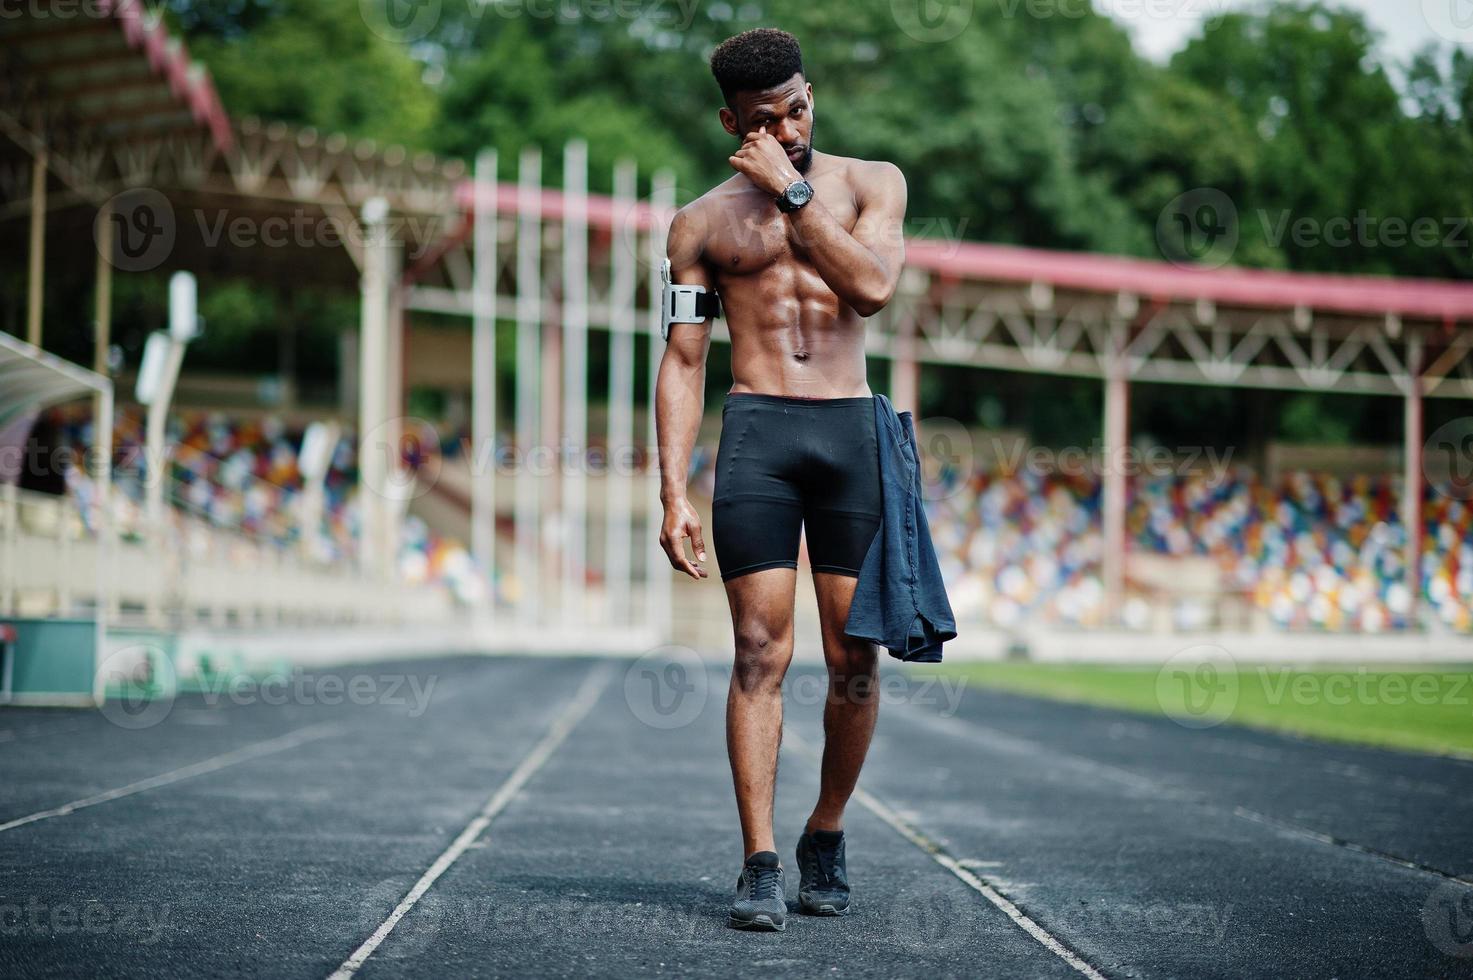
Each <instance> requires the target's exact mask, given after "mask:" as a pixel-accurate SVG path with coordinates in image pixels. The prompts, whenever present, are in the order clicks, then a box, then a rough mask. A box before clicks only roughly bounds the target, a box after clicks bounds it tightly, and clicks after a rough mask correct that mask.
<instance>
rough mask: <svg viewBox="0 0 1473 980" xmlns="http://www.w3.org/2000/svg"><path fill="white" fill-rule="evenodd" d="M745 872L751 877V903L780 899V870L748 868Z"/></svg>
mask: <svg viewBox="0 0 1473 980" xmlns="http://www.w3.org/2000/svg"><path fill="white" fill-rule="evenodd" d="M747 870H748V871H749V872H751V875H752V898H751V900H752V901H754V902H765V901H768V900H770V899H774V898H781V897H782V891H781V890H780V888H779V887H778V882H779V881H780V880H781V875H782V870H781V869H780V868H748V869H747Z"/></svg>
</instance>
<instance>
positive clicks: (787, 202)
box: [777, 180, 813, 214]
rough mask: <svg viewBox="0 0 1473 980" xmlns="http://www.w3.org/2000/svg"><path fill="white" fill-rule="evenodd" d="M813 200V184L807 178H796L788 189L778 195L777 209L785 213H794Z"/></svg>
mask: <svg viewBox="0 0 1473 980" xmlns="http://www.w3.org/2000/svg"><path fill="white" fill-rule="evenodd" d="M811 200H813V185H812V184H810V183H808V181H806V180H795V181H793V182H792V183H791V184H789V185H788V189H787V190H785V191H783V192H782V193H781V194H779V195H778V198H777V209H778V210H779V211H781V212H782V213H783V214H792V213H793V212H794V211H798V210H801V209H802V208H804V207H805V206H806V205H807V204H808V202H809V201H811Z"/></svg>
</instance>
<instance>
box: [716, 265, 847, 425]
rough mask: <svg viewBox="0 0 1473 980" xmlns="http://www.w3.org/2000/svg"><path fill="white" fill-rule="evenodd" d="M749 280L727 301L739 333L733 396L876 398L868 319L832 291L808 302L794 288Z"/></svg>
mask: <svg viewBox="0 0 1473 980" xmlns="http://www.w3.org/2000/svg"><path fill="white" fill-rule="evenodd" d="M742 280H744V281H742ZM742 280H739V281H738V282H737V283H733V284H731V285H728V286H727V287H726V288H725V289H724V290H723V295H722V300H723V305H724V306H725V314H726V322H727V327H728V329H729V330H730V332H731V373H732V379H733V382H734V383H733V384H732V386H731V393H733V394H762V395H782V396H785V397H789V398H856V397H868V396H869V395H870V394H871V392H870V388H869V383H868V381H867V378H866V372H865V360H864V321H863V320H862V319H860V317H859V316H857V315H856V314H855V313H854V311H853V310H850V309H848V308H847V307H845V306H843V305H842V304H841V303H840V302H839V301H838V298H837V297H835V296H834V294H833V293H832V292H829V291H828V289H827V288H825V289H824V290H823V291H822V293H821V294H819V295H813V296H809V297H801V298H800V297H799V296H796V295H794V293H795V292H796V291H795V290H793V289H791V288H789V289H770V288H769V289H760V288H758V289H753V288H750V287H752V286H755V285H757V283H755V282H753V281H752V279H749V278H747V277H742ZM768 285H769V286H770V285H773V284H772V283H768ZM744 287H746V288H744ZM764 294H765V295H764Z"/></svg>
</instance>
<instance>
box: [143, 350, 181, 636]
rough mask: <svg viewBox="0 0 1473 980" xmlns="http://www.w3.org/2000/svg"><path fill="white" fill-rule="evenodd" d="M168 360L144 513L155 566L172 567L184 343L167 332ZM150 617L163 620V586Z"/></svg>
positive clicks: (155, 413) (149, 447)
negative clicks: (167, 516) (174, 426)
mask: <svg viewBox="0 0 1473 980" xmlns="http://www.w3.org/2000/svg"><path fill="white" fill-rule="evenodd" d="M158 336H163V337H166V338H167V343H168V345H169V347H168V360H167V362H166V364H165V367H164V373H163V377H162V379H161V380H160V382H159V388H158V392H157V394H156V395H155V396H154V398H153V399H152V400H151V401H150V402H149V405H148V420H147V423H146V424H147V434H146V441H145V443H144V446H145V455H146V458H147V459H148V486H147V488H146V497H145V514H146V515H147V517H148V540H149V546H150V550H151V551H152V553H153V559H154V563H155V564H154V567H155V568H166V567H169V562H168V561H167V558H168V527H167V525H166V523H165V520H164V494H165V493H166V492H167V489H168V485H169V457H170V455H171V454H170V452H169V445H168V441H167V436H168V424H169V403H170V402H171V401H173V399H174V385H175V382H177V381H178V379H179V370H180V368H182V367H183V366H184V344H183V343H182V342H181V341H179V340H176V339H174V338H173V337H172V336H169V335H168V334H161V335H158ZM148 619H149V622H150V623H151V624H152V625H154V626H162V625H163V621H164V610H163V595H162V590H161V589H153V590H151V591H150V593H149V602H148Z"/></svg>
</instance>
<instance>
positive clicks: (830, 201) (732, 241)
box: [706, 180, 858, 277]
mask: <svg viewBox="0 0 1473 980" xmlns="http://www.w3.org/2000/svg"><path fill="white" fill-rule="evenodd" d="M813 189H814V200H815V202H818V203H822V205H823V206H824V207H825V208H826V209H827V210H828V212H829V214H831V215H833V216H834V218H835V220H837V221H838V222H839V224H841V225H842V226H843V227H844V230H846V231H853V230H854V224H855V222H856V221H857V219H858V211H857V209H856V207H855V203H854V195H853V193H852V192H851V191H850V189H849V187H848V185H847V184H845V183H843V182H840V181H820V180H815V181H814V182H813ZM791 228H792V226H791V224H790V223H789V222H788V220H787V218H786V216H785V215H783V214H782V212H780V211H778V209H777V206H776V205H775V204H773V203H772V201H771V200H770V199H769V198H767V197H765V196H763V195H759V194H756V193H750V194H743V195H741V196H740V197H739V198H736V199H735V200H734V201H733V202H732V205H731V206H730V207H729V208H727V209H726V211H725V213H724V214H723V215H721V216H720V217H719V218H718V219H717V221H716V226H715V227H714V228H713V229H712V230H711V231H712V233H711V236H710V238H709V239H708V240H707V245H706V257H707V260H708V261H709V262H710V263H711V264H712V265H713V266H715V267H716V268H717V269H719V270H721V274H722V275H723V277H727V276H748V275H753V274H756V273H759V272H761V271H763V270H764V269H768V268H771V267H773V266H775V265H779V264H785V263H792V262H802V263H807V261H808V255H807V250H806V249H805V248H804V247H803V244H802V242H801V241H797V240H795V239H796V236H795V235H794V234H793V232H792V230H791Z"/></svg>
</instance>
